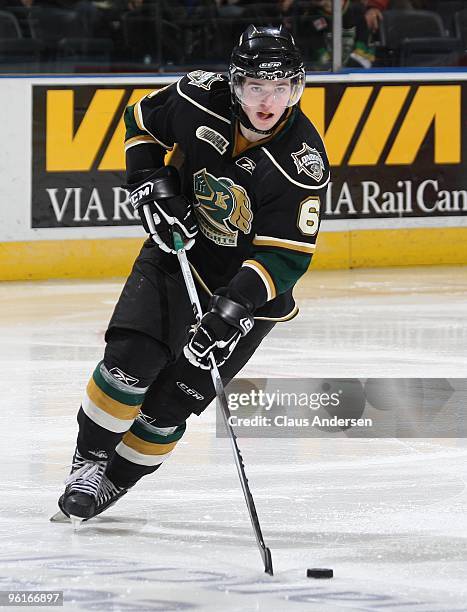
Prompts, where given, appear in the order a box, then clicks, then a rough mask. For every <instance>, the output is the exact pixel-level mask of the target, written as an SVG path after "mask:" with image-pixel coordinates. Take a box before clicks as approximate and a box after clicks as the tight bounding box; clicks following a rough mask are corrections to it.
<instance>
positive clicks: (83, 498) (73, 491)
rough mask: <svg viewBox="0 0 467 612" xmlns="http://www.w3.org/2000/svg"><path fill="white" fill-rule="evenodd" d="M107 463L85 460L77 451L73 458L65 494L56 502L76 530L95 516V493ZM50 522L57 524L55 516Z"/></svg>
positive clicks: (66, 481)
mask: <svg viewBox="0 0 467 612" xmlns="http://www.w3.org/2000/svg"><path fill="white" fill-rule="evenodd" d="M106 465H107V461H92V460H89V459H85V458H84V457H83V456H82V455H81V454H80V452H79V451H78V449H76V451H75V454H74V456H73V464H72V468H71V473H70V475H69V476H68V478H67V479H66V480H65V485H66V487H65V492H64V493H63V495H61V496H60V499H59V500H58V507H59V508H60V510H61V511H62V512H63V514H64V515H65V516H67V517H69V518H70V519H72V522H73V526H74V528H75V529H76V528H77V527H78V526H79V523H80V522H81V521H83V520H87V519H89V518H91V517H92V516H94V515H95V513H96V507H97V492H98V489H99V485H100V482H101V479H102V477H103V475H104V471H105V468H106ZM51 520H54V521H55V522H57V520H59V519H57V515H54V517H52V519H51Z"/></svg>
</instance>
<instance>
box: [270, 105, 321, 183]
mask: <svg viewBox="0 0 467 612" xmlns="http://www.w3.org/2000/svg"><path fill="white" fill-rule="evenodd" d="M263 151H264V153H265V154H266V156H267V157H268V158H269V160H270V161H271V163H272V164H273V165H274V166H275V167H276V169H277V170H278V171H279V172H280V173H281V174H282V175H283V177H285V178H286V179H287V180H288V181H289V182H291V183H293V184H294V185H297V186H298V187H303V188H304V189H312V190H315V189H321V188H322V187H324V186H325V185H327V184H328V182H329V179H330V173H329V162H328V157H327V154H326V149H325V147H324V143H323V140H322V138H321V137H320V135H319V134H318V132H317V130H316V128H315V127H314V125H313V124H312V123H311V121H309V120H308V119H307V117H306V116H305V115H304V114H303V113H302V112H301V111H300V110H299V111H298V113H297V115H296V117H295V119H294V122H293V124H292V125H291V126H290V128H289V129H288V130H287V131H286V132H285V133H284V134H283V136H280V135H279V137H278V138H276V139H274V140H273V141H271V142H270V143H268V144H267V145H266V146H265V147H263Z"/></svg>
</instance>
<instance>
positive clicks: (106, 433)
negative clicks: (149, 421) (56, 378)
mask: <svg viewBox="0 0 467 612" xmlns="http://www.w3.org/2000/svg"><path fill="white" fill-rule="evenodd" d="M146 390H147V387H145V388H142V387H134V386H131V385H129V384H128V383H127V382H124V381H123V380H122V379H121V378H119V379H117V378H116V377H114V376H113V375H112V374H111V373H110V372H109V371H108V370H107V368H106V367H105V365H104V362H103V361H101V362H100V363H99V364H98V365H97V367H96V369H95V370H94V373H93V375H92V377H91V380H90V381H89V383H88V386H87V388H86V393H85V396H84V399H83V403H82V404H81V408H80V410H79V412H78V424H79V433H78V441H77V445H78V449H79V451H80V453H81V454H82V455H83V456H84V457H86V458H88V459H94V460H96V459H100V460H105V459H107V458H108V457H109V456H110V454H111V453H112V452H113V450H114V449H115V446H116V445H117V444H118V443H119V441H120V440H121V438H122V436H123V434H124V433H125V432H126V431H128V430H129V429H130V427H131V425H132V423H133V421H134V420H135V418H136V417H137V416H138V414H139V409H140V407H141V404H142V403H143V400H144V394H145V393H146Z"/></svg>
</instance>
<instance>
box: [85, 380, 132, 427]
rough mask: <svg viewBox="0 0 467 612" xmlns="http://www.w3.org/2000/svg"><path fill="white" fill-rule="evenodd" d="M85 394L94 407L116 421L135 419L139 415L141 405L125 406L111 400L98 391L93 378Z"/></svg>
mask: <svg viewBox="0 0 467 612" xmlns="http://www.w3.org/2000/svg"><path fill="white" fill-rule="evenodd" d="M86 393H87V394H88V396H89V399H90V400H91V401H92V403H93V404H94V405H95V406H97V407H98V408H100V409H101V410H104V411H105V412H107V413H108V414H110V415H111V416H113V417H115V418H116V419H123V420H129V419H136V417H137V416H138V414H139V408H140V406H141V404H139V406H127V405H126V404H122V403H121V402H117V400H114V399H112V398H111V397H109V396H108V395H106V394H105V393H104V392H103V391H102V390H101V389H99V387H98V386H97V385H96V383H95V382H94V379H93V378H91V380H90V381H89V382H88V386H87V387H86Z"/></svg>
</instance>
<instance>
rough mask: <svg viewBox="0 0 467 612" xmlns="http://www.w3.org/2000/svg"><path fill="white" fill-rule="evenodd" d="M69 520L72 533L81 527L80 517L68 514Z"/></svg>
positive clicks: (81, 520)
mask: <svg viewBox="0 0 467 612" xmlns="http://www.w3.org/2000/svg"><path fill="white" fill-rule="evenodd" d="M70 520H71V524H72V526H73V531H78V529H79V528H80V526H81V523H82V522H83V519H82V518H81V517H80V516H73V514H70Z"/></svg>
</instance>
